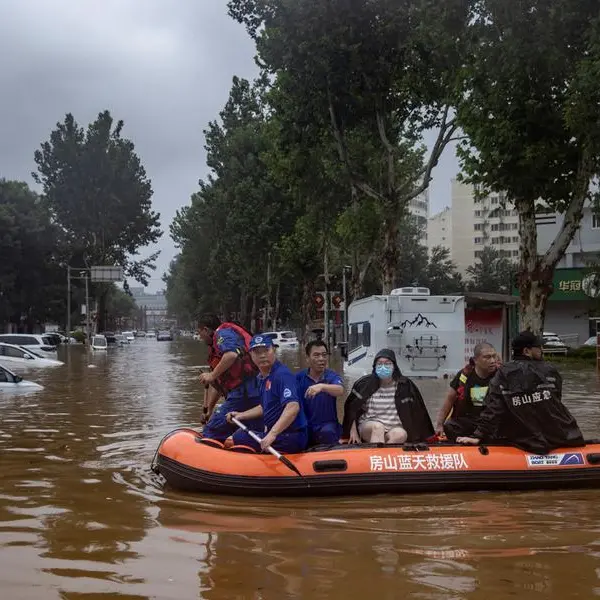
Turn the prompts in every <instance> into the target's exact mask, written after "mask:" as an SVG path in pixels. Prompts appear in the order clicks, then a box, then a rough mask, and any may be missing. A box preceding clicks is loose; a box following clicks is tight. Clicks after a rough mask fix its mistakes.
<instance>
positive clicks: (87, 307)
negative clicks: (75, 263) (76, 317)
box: [81, 271, 91, 344]
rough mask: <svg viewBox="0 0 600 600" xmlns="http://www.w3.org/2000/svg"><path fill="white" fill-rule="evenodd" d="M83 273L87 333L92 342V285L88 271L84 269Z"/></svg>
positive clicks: (89, 341) (88, 339)
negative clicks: (90, 284)
mask: <svg viewBox="0 0 600 600" xmlns="http://www.w3.org/2000/svg"><path fill="white" fill-rule="evenodd" d="M81 275H82V276H84V278H85V333H86V335H87V341H88V344H90V343H91V340H90V286H89V279H88V273H87V271H82V272H81Z"/></svg>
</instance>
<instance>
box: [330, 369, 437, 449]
mask: <svg viewBox="0 0 600 600" xmlns="http://www.w3.org/2000/svg"><path fill="white" fill-rule="evenodd" d="M396 381H397V386H396V396H395V400H396V410H397V411H398V416H399V417H400V421H401V422H402V427H404V429H405V430H406V433H407V434H408V437H407V440H406V441H407V442H411V443H416V442H424V441H425V440H426V439H427V438H429V437H431V436H432V435H433V434H434V430H433V425H432V423H431V418H430V417H429V413H428V412H427V408H426V407H425V402H423V396H421V392H420V391H419V388H418V387H417V386H416V385H415V384H414V383H413V382H412V381H411V380H410V379H409V378H408V377H405V376H404V375H400V376H399V378H398V379H397V380H396ZM379 385H380V381H379V378H378V377H377V375H375V374H371V375H365V376H364V377H361V378H360V379H359V380H358V381H357V382H356V383H355V384H354V385H353V386H352V390H351V391H350V394H348V398H346V403H345V404H344V423H343V425H342V429H343V433H342V437H343V438H344V439H348V438H349V437H350V431H351V429H352V424H353V423H356V424H357V425H358V419H359V418H360V417H361V415H363V414H364V413H365V411H366V404H367V401H368V400H369V398H370V397H371V396H372V395H373V394H374V393H375V392H376V391H377V390H378V389H379Z"/></svg>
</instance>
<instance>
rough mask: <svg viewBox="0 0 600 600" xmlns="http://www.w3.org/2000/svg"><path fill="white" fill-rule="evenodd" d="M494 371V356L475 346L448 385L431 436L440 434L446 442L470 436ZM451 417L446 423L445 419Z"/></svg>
mask: <svg viewBox="0 0 600 600" xmlns="http://www.w3.org/2000/svg"><path fill="white" fill-rule="evenodd" d="M496 370H497V353H496V351H495V350H494V347H493V346H492V345H491V344H488V343H487V342H483V343H481V344H477V346H475V348H474V350H473V358H472V359H471V360H470V361H469V364H468V365H466V366H465V367H464V368H463V369H461V370H460V371H459V372H458V373H457V374H456V376H455V377H454V379H453V380H452V381H451V382H450V389H449V390H448V394H447V396H446V399H445V400H444V403H443V404H442V407H441V408H440V411H439V413H438V417H437V421H436V424H435V432H436V433H437V434H438V435H439V434H440V433H442V432H444V433H445V434H446V437H447V438H448V439H449V440H450V441H455V440H456V438H457V437H458V436H464V435H469V434H471V433H473V431H474V430H475V426H476V421H477V418H478V417H479V415H480V414H481V411H482V410H483V400H484V398H485V396H486V394H487V391H488V386H489V383H490V381H491V379H492V377H493V376H494V374H495V372H496ZM450 413H452V415H451V418H449V419H448V420H446V419H447V417H448V415H449V414H450Z"/></svg>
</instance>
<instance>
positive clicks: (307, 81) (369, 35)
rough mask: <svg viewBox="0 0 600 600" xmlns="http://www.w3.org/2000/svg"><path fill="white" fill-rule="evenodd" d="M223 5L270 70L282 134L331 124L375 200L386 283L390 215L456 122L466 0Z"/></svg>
mask: <svg viewBox="0 0 600 600" xmlns="http://www.w3.org/2000/svg"><path fill="white" fill-rule="evenodd" d="M228 6H229V10H230V14H231V15H232V16H233V17H234V18H235V19H237V20H238V21H240V22H241V23H244V24H245V25H246V27H247V29H248V31H249V33H250V35H251V36H252V37H253V38H254V39H255V40H256V44H257V50H258V58H259V62H260V64H261V66H262V67H263V68H264V70H265V71H266V72H268V73H269V74H271V75H272V76H273V77H276V88H277V90H278V93H277V94H276V95H274V96H273V98H272V103H273V106H274V109H275V111H276V113H277V114H278V117H279V118H280V119H282V122H283V123H284V124H285V128H286V131H287V132H288V135H289V136H290V137H291V138H295V139H297V140H298V139H299V140H302V142H303V143H304V144H308V145H316V140H318V139H319V138H320V137H321V136H322V132H323V131H324V130H325V129H329V131H330V133H331V135H332V136H333V139H334V140H335V144H336V149H337V154H338V158H339V160H340V163H341V164H342V166H343V168H344V170H345V171H346V175H347V178H348V181H349V183H350V185H351V186H352V188H353V189H354V192H355V193H357V194H360V195H361V196H362V197H370V198H372V199H373V200H375V201H376V202H378V203H379V204H380V205H381V207H382V211H381V214H382V216H383V223H382V229H381V234H382V239H383V244H382V246H383V247H382V250H381V268H382V279H383V288H384V291H385V292H389V291H390V289H391V288H392V287H393V285H394V277H395V274H396V271H397V262H398V245H397V242H398V235H397V234H398V224H399V222H400V221H401V219H402V217H403V215H404V214H405V212H406V207H407V205H408V203H409V201H410V200H411V199H412V198H414V197H416V196H417V195H419V193H421V192H422V191H423V190H425V189H426V188H427V186H428V185H429V182H430V180H431V174H432V170H433V168H434V167H435V166H436V164H437V162H438V160H439V158H440V156H441V153H442V151H443V149H444V147H445V146H446V145H447V144H448V143H449V141H450V140H451V139H452V138H453V136H454V133H455V131H456V123H455V121H454V119H453V118H452V117H451V111H450V99H451V97H452V91H453V85H454V79H455V77H456V72H457V69H458V67H459V65H460V62H461V59H460V52H461V48H462V42H457V40H462V38H463V36H462V33H463V31H464V26H465V23H466V21H465V18H466V11H465V10H464V8H465V3H464V2H461V1H460V0H447V1H446V2H445V3H444V5H443V6H442V7H440V6H439V2H434V1H433V0H420V1H418V2H415V1H414V0H393V1H392V0H386V1H383V2H362V1H361V2H352V1H350V2H349V1H348V0H331V1H328V2H322V1H320V0H273V1H272V2H264V1H263V0H230V2H229V5H228ZM433 127H437V128H439V135H438V137H437V139H436V141H435V143H434V146H433V148H432V151H431V153H430V155H429V157H428V158H427V159H424V156H425V151H424V148H423V146H422V140H423V137H422V136H423V133H424V131H425V130H427V129H431V128H433ZM358 130H360V131H361V137H362V138H363V139H364V138H365V136H367V137H368V138H369V139H370V145H371V146H372V147H373V148H376V154H375V155H373V156H372V159H373V161H377V162H378V163H379V168H378V169H377V170H376V171H373V169H372V161H367V163H365V162H364V161H363V160H362V158H363V156H364V154H363V152H362V149H361V151H359V153H358V154H355V153H354V152H353V145H352V143H351V136H352V134H353V132H356V131H358Z"/></svg>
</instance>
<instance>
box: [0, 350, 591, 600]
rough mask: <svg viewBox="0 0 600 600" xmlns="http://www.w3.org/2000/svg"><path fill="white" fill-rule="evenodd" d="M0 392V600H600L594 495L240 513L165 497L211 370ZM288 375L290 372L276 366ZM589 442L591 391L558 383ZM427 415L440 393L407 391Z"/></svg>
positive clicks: (153, 354)
mask: <svg viewBox="0 0 600 600" xmlns="http://www.w3.org/2000/svg"><path fill="white" fill-rule="evenodd" d="M60 358H61V359H62V360H65V361H66V364H65V365H64V366H62V367H58V368H52V369H44V370H41V369H38V370H28V371H20V373H21V374H23V375H25V376H26V377H27V378H29V379H33V380H35V381H38V382H40V383H42V384H43V385H44V386H45V389H44V390H43V391H41V392H36V393H32V394H22V393H21V394H18V395H16V394H14V393H2V392H0V467H1V468H0V598H1V599H3V600H13V599H19V600H20V599H44V600H51V599H54V598H61V599H73V600H74V599H83V598H86V599H88V598H89V599H99V598H119V599H142V598H159V599H188V598H190V599H191V598H206V599H209V600H224V599H230V598H240V599H246V598H247V599H256V600H259V599H261V600H271V599H273V600H280V599H283V598H309V599H312V598H328V599H334V600H336V599H338V598H339V599H347V598H361V599H362V598H377V599H378V600H388V599H390V600H391V599H396V598H411V599H415V600H459V599H465V600H467V599H468V600H504V599H507V598H508V599H509V598H528V599H530V598H544V599H550V600H564V599H567V598H568V599H571V598H581V599H586V600H587V599H589V598H592V597H598V596H600V502H599V500H600V491H599V490H586V491H552V492H535V493H477V494H445V495H441V494H440V495H409V496H385V495H384V496H371V497H360V498H353V497H345V498H331V499H302V500H294V499H285V500H282V499H260V500H256V499H240V498H237V499H236V498H229V497H217V496H194V495H190V494H182V493H179V492H175V491H172V490H168V489H167V490H165V489H163V488H162V487H161V486H160V485H159V483H158V481H157V478H156V477H155V476H154V475H153V474H152V473H151V472H150V470H149V464H150V462H151V460H152V456H153V453H154V451H155V450H156V447H157V444H158V443H159V441H160V439H161V438H162V436H163V435H164V434H165V433H167V432H168V431H170V430H171V429H174V428H175V427H177V426H179V425H190V424H197V422H198V416H199V414H200V409H199V407H200V403H201V398H202V393H201V391H200V389H199V386H198V385H197V383H196V375H197V373H198V370H197V369H195V368H194V367H195V366H196V365H200V364H203V362H204V361H205V355H204V352H203V349H202V344H200V343H199V342H192V341H189V340H180V341H174V342H156V341H154V340H150V339H149V340H137V341H136V342H135V343H134V344H133V345H131V346H130V347H126V348H116V349H111V350H110V351H109V352H108V353H107V354H106V355H101V354H99V355H92V354H91V353H89V352H86V351H85V349H84V348H82V347H72V348H69V349H66V348H64V349H61V356H60ZM284 358H285V360H286V362H288V364H296V363H297V360H298V357H297V356H296V354H294V353H292V354H286V355H285V356H284ZM564 375H565V379H566V394H565V401H566V402H567V403H568V405H569V407H570V408H571V409H572V411H573V412H574V413H575V415H576V416H577V418H578V419H579V421H580V424H581V426H582V429H583V430H584V432H585V434H586V435H587V436H589V437H593V436H595V437H600V382H599V380H598V378H597V376H596V375H595V372H594V371H592V370H579V371H571V372H569V371H566V370H565V371H564ZM419 385H420V387H421V389H422V391H423V392H424V395H425V396H426V397H427V398H428V402H429V406H430V408H431V409H432V411H433V410H435V408H436V407H437V406H438V405H439V403H440V402H441V399H442V397H443V394H444V388H445V383H443V382H423V383H420V384H419Z"/></svg>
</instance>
